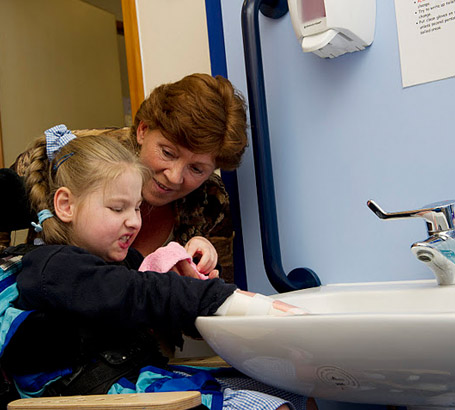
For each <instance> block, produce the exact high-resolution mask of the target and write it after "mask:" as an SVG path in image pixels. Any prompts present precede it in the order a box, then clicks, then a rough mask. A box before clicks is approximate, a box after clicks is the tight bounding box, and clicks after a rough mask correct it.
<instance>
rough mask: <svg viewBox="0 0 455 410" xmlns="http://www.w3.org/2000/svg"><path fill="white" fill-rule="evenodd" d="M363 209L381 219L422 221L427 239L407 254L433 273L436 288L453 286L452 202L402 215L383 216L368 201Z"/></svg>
mask: <svg viewBox="0 0 455 410" xmlns="http://www.w3.org/2000/svg"><path fill="white" fill-rule="evenodd" d="M367 205H368V207H369V208H370V209H371V210H372V211H373V212H374V213H375V214H376V215H377V216H378V217H379V218H381V219H404V218H423V219H424V220H425V221H426V224H427V230H428V235H429V238H428V239H426V240H424V241H422V242H416V243H414V244H412V246H411V250H412V252H413V253H414V255H415V256H416V257H417V259H418V260H419V261H421V262H423V263H425V264H426V265H427V266H428V267H429V268H430V269H431V270H432V271H433V273H434V275H435V276H436V280H437V282H438V284H439V285H454V284H455V200H452V201H442V202H436V203H434V204H430V205H427V206H425V207H424V208H422V209H417V210H415V211H404V212H384V211H383V210H382V209H381V208H380V207H379V206H378V205H377V204H376V203H375V202H374V201H371V200H370V201H368V202H367Z"/></svg>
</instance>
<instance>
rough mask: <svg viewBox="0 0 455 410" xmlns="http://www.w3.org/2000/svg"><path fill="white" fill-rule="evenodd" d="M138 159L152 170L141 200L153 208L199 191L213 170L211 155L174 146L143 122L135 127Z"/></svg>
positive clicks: (213, 161)
mask: <svg viewBox="0 0 455 410" xmlns="http://www.w3.org/2000/svg"><path fill="white" fill-rule="evenodd" d="M137 142H138V143H139V145H140V146H141V153H140V156H139V157H140V159H141V161H142V163H143V164H144V165H146V166H147V167H148V168H149V169H150V170H151V171H152V178H151V179H150V181H149V182H148V183H147V184H146V185H145V186H144V191H143V196H144V200H145V201H146V202H148V203H149V204H151V205H153V206H162V205H166V204H169V203H171V202H173V201H175V200H176V199H179V198H183V197H184V196H186V195H188V194H189V193H190V192H192V191H194V190H195V189H196V188H198V187H199V186H200V185H201V184H202V183H203V182H205V181H206V180H207V179H208V177H209V176H210V175H211V174H212V172H213V171H214V170H215V159H214V156H213V155H212V154H195V153H193V152H191V151H189V150H188V149H186V148H183V147H182V146H180V145H175V144H173V143H172V142H170V141H169V140H168V139H166V138H165V137H164V135H163V134H162V133H161V132H160V131H159V130H149V129H148V128H147V126H146V125H145V124H144V123H142V122H141V123H140V124H139V126H138V128H137Z"/></svg>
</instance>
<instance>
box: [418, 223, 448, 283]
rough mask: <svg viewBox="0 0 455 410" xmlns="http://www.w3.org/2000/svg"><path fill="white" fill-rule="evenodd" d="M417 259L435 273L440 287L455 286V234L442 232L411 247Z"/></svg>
mask: <svg viewBox="0 0 455 410" xmlns="http://www.w3.org/2000/svg"><path fill="white" fill-rule="evenodd" d="M411 251H412V253H413V254H414V255H415V256H416V258H417V259H418V260H419V261H421V262H423V263H425V265H427V266H428V267H429V268H430V269H431V270H432V271H433V273H434V275H435V277H436V280H437V282H438V284H439V285H455V233H454V231H446V232H440V233H438V234H436V235H433V236H430V237H429V238H428V239H426V240H425V241H423V242H416V243H414V244H413V245H412V246H411Z"/></svg>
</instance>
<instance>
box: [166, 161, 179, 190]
mask: <svg viewBox="0 0 455 410" xmlns="http://www.w3.org/2000/svg"><path fill="white" fill-rule="evenodd" d="M164 175H165V176H166V178H167V179H168V181H169V182H170V183H171V184H174V185H180V184H182V183H183V167H182V166H180V165H178V164H174V165H173V166H170V167H169V168H167V169H165V170H164Z"/></svg>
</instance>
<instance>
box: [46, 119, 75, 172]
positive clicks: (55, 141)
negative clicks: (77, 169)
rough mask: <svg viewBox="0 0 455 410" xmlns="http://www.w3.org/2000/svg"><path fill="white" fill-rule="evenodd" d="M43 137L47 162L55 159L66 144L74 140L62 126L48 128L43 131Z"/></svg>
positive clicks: (72, 135)
mask: <svg viewBox="0 0 455 410" xmlns="http://www.w3.org/2000/svg"><path fill="white" fill-rule="evenodd" d="M44 135H46V153H47V157H48V158H49V161H52V160H53V159H54V158H55V155H56V154H57V153H58V152H59V151H60V150H61V149H62V148H63V147H64V146H65V145H66V144H68V142H70V141H71V140H73V139H74V138H76V136H75V135H74V134H73V133H72V132H71V131H70V130H68V128H66V125H64V124H60V125H56V126H55V127H52V128H49V129H48V130H46V131H44ZM66 159H68V158H66ZM57 168H58V167H57Z"/></svg>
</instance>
